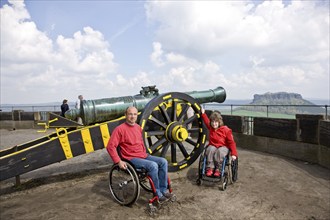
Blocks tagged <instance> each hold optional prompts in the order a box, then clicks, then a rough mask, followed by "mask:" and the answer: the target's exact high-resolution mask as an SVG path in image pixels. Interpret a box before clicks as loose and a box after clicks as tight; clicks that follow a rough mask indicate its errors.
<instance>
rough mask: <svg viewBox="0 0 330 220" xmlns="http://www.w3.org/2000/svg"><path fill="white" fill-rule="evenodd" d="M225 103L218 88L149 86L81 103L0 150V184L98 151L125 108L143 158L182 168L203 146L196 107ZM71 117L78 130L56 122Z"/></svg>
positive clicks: (202, 131)
mask: <svg viewBox="0 0 330 220" xmlns="http://www.w3.org/2000/svg"><path fill="white" fill-rule="evenodd" d="M225 99H226V92H225V90H224V89H223V88H222V87H218V88H216V89H210V90H205V91H191V92H185V93H180V92H169V93H164V94H159V92H158V89H156V88H155V86H148V87H142V90H141V91H140V94H138V95H135V96H125V97H118V98H105V99H97V100H85V101H82V103H81V106H80V111H77V110H75V109H74V110H70V111H68V112H66V113H65V116H66V118H67V119H64V118H63V117H61V116H59V115H57V114H54V113H49V114H50V115H52V117H53V118H52V119H51V120H49V123H48V127H55V128H56V132H54V133H52V134H50V135H47V136H45V137H42V138H39V139H36V140H33V141H30V142H27V143H24V144H20V145H16V146H14V147H12V148H9V149H5V150H3V151H0V172H1V175H0V181H1V180H4V179H8V178H11V177H14V176H19V175H21V174H23V173H27V172H30V171H32V170H35V169H38V168H40V167H44V166H47V165H50V164H53V163H56V162H60V161H63V160H67V159H70V158H73V157H76V156H78V155H81V154H87V153H91V152H94V151H96V150H100V149H104V148H105V147H106V146H107V143H108V141H109V140H110V137H111V133H112V131H113V129H114V128H115V127H116V126H118V125H119V124H120V123H123V122H124V121H125V117H124V113H125V110H126V108H127V107H128V106H135V107H136V108H137V109H138V110H139V118H138V123H139V124H140V125H141V128H142V130H143V138H144V143H145V146H146V148H147V149H148V151H149V153H150V154H155V155H159V156H161V157H164V158H166V159H167V160H168V161H169V163H168V164H169V168H168V169H169V171H170V172H174V171H178V170H181V169H184V168H185V167H188V166H189V165H190V164H192V163H193V162H194V161H195V160H196V159H197V158H198V156H199V155H200V153H201V152H202V151H203V149H204V146H205V143H206V133H207V132H206V131H205V128H204V124H203V122H202V119H201V106H200V104H202V103H209V102H218V103H222V102H224V101H225ZM77 116H80V117H82V119H83V123H84V126H77V124H74V125H73V126H66V125H63V124H62V125H61V124H60V123H59V122H61V119H63V120H67V121H68V122H71V123H75V122H73V121H72V120H69V119H75V118H76V117H77ZM51 125H53V126H51Z"/></svg>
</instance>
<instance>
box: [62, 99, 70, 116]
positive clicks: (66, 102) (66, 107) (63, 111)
mask: <svg viewBox="0 0 330 220" xmlns="http://www.w3.org/2000/svg"><path fill="white" fill-rule="evenodd" d="M68 110H69V105H68V100H66V99H64V100H63V104H62V105H61V116H62V117H65V115H64V114H65V112H66V111H68Z"/></svg>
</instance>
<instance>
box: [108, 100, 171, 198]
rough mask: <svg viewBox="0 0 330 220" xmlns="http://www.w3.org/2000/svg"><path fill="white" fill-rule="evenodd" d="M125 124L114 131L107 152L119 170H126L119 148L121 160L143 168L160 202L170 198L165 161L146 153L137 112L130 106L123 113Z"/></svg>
mask: <svg viewBox="0 0 330 220" xmlns="http://www.w3.org/2000/svg"><path fill="white" fill-rule="evenodd" d="M125 116H126V122H124V123H122V124H121V125H119V126H118V127H116V128H115V129H114V131H113V132H112V134H111V138H110V140H109V143H108V145H107V151H108V153H109V155H110V157H111V159H112V161H113V162H114V163H115V164H116V163H118V165H119V167H120V168H121V169H126V168H127V164H126V162H125V161H122V160H121V158H120V157H119V155H118V152H117V147H118V146H120V149H121V156H122V158H124V159H126V160H129V161H130V162H132V164H133V165H134V166H135V168H137V169H142V168H144V169H145V170H147V172H148V175H149V176H150V177H151V179H152V181H153V183H154V185H155V188H156V194H157V196H158V199H159V201H160V202H164V201H165V200H167V199H169V198H171V197H172V196H173V194H171V193H170V192H169V191H168V190H167V188H168V182H167V179H168V178H167V169H168V164H167V160H166V159H165V158H163V157H156V156H152V155H149V154H147V153H146V147H145V146H144V142H143V139H142V128H141V127H140V125H138V124H136V120H137V116H138V111H137V109H136V108H135V107H133V106H131V107H128V108H127V109H126V112H125Z"/></svg>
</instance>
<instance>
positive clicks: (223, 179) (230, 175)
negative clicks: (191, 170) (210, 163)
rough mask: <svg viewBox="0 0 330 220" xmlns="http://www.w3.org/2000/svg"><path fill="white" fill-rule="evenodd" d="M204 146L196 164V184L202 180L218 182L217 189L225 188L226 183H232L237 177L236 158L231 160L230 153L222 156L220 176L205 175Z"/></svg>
mask: <svg viewBox="0 0 330 220" xmlns="http://www.w3.org/2000/svg"><path fill="white" fill-rule="evenodd" d="M206 161H207V156H206V148H205V149H204V150H203V152H202V154H201V155H200V158H199V165H198V179H197V180H196V183H197V185H202V182H203V181H204V180H205V181H209V182H220V186H219V189H220V190H223V191H224V190H226V188H227V185H228V184H233V183H234V182H236V181H237V178H238V158H236V160H232V158H231V156H230V153H228V154H227V156H225V157H224V159H223V162H222V165H221V175H220V177H214V176H212V177H208V176H206Z"/></svg>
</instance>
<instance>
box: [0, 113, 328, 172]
mask: <svg viewBox="0 0 330 220" xmlns="http://www.w3.org/2000/svg"><path fill="white" fill-rule="evenodd" d="M43 113H44V112H35V113H33V112H24V111H19V110H18V111H13V112H0V128H1V129H29V128H40V129H43V128H42V126H39V125H37V123H38V122H42V121H44V120H45V116H44V114H43ZM206 113H207V114H208V115H209V114H210V111H207V112H206ZM223 118H224V122H225V124H226V125H227V126H228V127H230V128H231V129H232V130H233V132H234V136H235V140H236V142H237V146H238V147H242V148H247V149H250V150H256V151H261V152H267V153H272V154H277V155H281V156H286V157H290V158H294V159H298V160H303V161H307V162H310V163H317V164H320V165H321V166H324V167H327V168H329V169H330V121H326V120H323V116H322V115H296V118H297V119H276V118H263V117H255V118H253V121H248V118H249V117H246V116H233V115H223ZM251 131H252V132H251ZM247 133H249V135H247ZM251 133H253V135H251Z"/></svg>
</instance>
